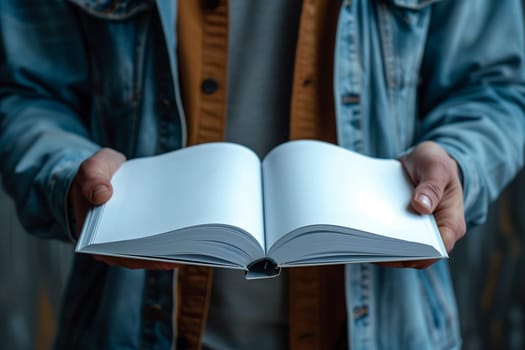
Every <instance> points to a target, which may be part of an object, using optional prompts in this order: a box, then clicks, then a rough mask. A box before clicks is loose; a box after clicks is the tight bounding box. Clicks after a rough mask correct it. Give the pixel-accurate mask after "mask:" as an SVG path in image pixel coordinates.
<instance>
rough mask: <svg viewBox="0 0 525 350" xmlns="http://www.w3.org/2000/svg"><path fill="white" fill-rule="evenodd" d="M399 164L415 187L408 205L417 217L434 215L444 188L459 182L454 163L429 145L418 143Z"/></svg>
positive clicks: (431, 143) (440, 149)
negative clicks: (415, 212) (417, 214)
mask: <svg viewBox="0 0 525 350" xmlns="http://www.w3.org/2000/svg"><path fill="white" fill-rule="evenodd" d="M401 163H402V164H403V166H404V168H405V170H406V171H407V174H408V175H409V176H410V178H411V180H412V182H413V183H414V185H415V186H416V188H415V189H414V194H413V196H412V201H411V205H412V207H413V208H414V210H416V211H417V212H418V213H420V214H430V213H432V212H434V210H435V209H436V207H437V206H438V204H439V203H440V202H441V200H442V198H443V196H444V192H445V190H446V188H447V186H449V185H450V184H452V183H453V182H454V181H455V180H456V178H457V179H458V180H459V177H458V176H457V174H458V170H457V165H456V163H455V161H454V160H453V159H452V158H451V157H450V156H449V155H448V154H447V153H446V152H445V150H444V149H442V148H441V147H440V146H439V145H437V144H435V143H433V142H423V143H421V144H420V145H418V147H416V148H415V149H414V151H413V152H412V153H411V154H409V155H408V156H405V157H403V158H401ZM458 184H459V181H458Z"/></svg>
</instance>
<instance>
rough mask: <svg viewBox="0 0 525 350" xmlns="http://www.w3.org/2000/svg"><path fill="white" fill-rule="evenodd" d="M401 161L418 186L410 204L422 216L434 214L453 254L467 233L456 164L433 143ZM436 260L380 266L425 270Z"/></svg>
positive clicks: (427, 143)
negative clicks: (455, 247) (457, 243)
mask: <svg viewBox="0 0 525 350" xmlns="http://www.w3.org/2000/svg"><path fill="white" fill-rule="evenodd" d="M400 160H401V163H402V164H403V167H404V168H405V170H406V172H407V174H408V176H409V177H410V179H411V180H412V182H413V183H414V186H415V189H414V193H413V195H412V199H411V202H410V205H411V206H412V208H413V209H414V210H415V211H416V212H417V213H419V214H434V217H435V218H436V222H437V225H438V228H439V232H440V233H441V237H442V238H443V243H444V244H445V247H446V249H447V252H450V251H451V250H452V248H454V244H455V243H456V242H457V241H458V240H459V239H460V238H461V237H463V235H464V234H465V231H466V224H465V215H464V208H463V188H462V186H461V180H460V173H459V168H458V165H457V163H456V161H455V160H454V159H453V158H452V157H450V156H449V155H448V153H447V152H446V151H445V150H444V149H443V148H442V147H441V146H440V145H438V144H437V143H435V142H431V141H426V142H423V143H420V144H419V145H417V146H416V147H415V148H414V150H413V151H412V152H411V153H409V154H408V155H406V156H404V157H402V158H401V159H400ZM436 261H437V260H418V261H399V262H388V263H381V264H379V265H381V266H389V267H412V268H417V269H423V268H425V267H428V266H430V265H431V264H433V263H434V262H436Z"/></svg>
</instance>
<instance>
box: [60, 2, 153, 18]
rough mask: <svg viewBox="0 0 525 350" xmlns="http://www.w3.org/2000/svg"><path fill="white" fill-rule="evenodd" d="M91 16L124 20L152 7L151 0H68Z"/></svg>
mask: <svg viewBox="0 0 525 350" xmlns="http://www.w3.org/2000/svg"><path fill="white" fill-rule="evenodd" d="M68 1H69V2H70V3H73V4H75V5H77V6H78V7H80V8H81V9H83V10H84V11H85V12H86V13H89V14H91V15H92V16H95V17H98V18H102V19H108V20H125V19H128V18H131V17H133V16H135V15H138V14H139V13H141V12H144V11H147V10H149V9H151V8H152V7H153V4H154V1H153V0H68Z"/></svg>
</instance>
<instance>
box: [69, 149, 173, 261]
mask: <svg viewBox="0 0 525 350" xmlns="http://www.w3.org/2000/svg"><path fill="white" fill-rule="evenodd" d="M125 161H126V158H125V157H124V155H122V154H121V153H119V152H117V151H115V150H112V149H109V148H103V149H101V150H100V151H98V152H97V153H95V154H94V155H93V156H92V157H90V158H88V159H86V160H85V161H84V162H82V164H81V165H80V168H79V169H78V172H77V174H76V175H75V178H74V179H73V183H72V184H71V188H70V190H69V194H68V200H69V203H70V206H71V208H72V209H73V213H72V214H73V215H74V217H75V222H76V230H77V232H75V234H76V235H77V236H78V235H80V230H81V228H82V225H83V223H84V220H85V219H86V214H87V212H88V210H89V208H90V207H91V206H94V205H95V206H96V205H101V204H104V203H105V202H107V201H108V200H109V198H111V195H112V194H113V188H112V186H111V182H110V181H111V177H112V176H113V174H114V173H115V172H116V171H117V169H118V168H119V167H120V166H121V165H122V164H123V163H124V162H125ZM94 257H95V259H97V260H100V261H103V262H105V263H106V264H108V265H118V266H122V267H127V268H130V269H148V270H171V269H174V268H176V267H177V265H176V264H171V263H163V262H156V261H148V260H139V259H127V258H117V257H109V256H102V255H95V256H94Z"/></svg>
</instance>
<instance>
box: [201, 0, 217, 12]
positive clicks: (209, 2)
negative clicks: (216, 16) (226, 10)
mask: <svg viewBox="0 0 525 350" xmlns="http://www.w3.org/2000/svg"><path fill="white" fill-rule="evenodd" d="M203 2H204V6H205V7H206V8H207V9H208V10H215V9H216V8H217V7H219V4H220V3H221V1H220V0H204V1H203Z"/></svg>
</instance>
